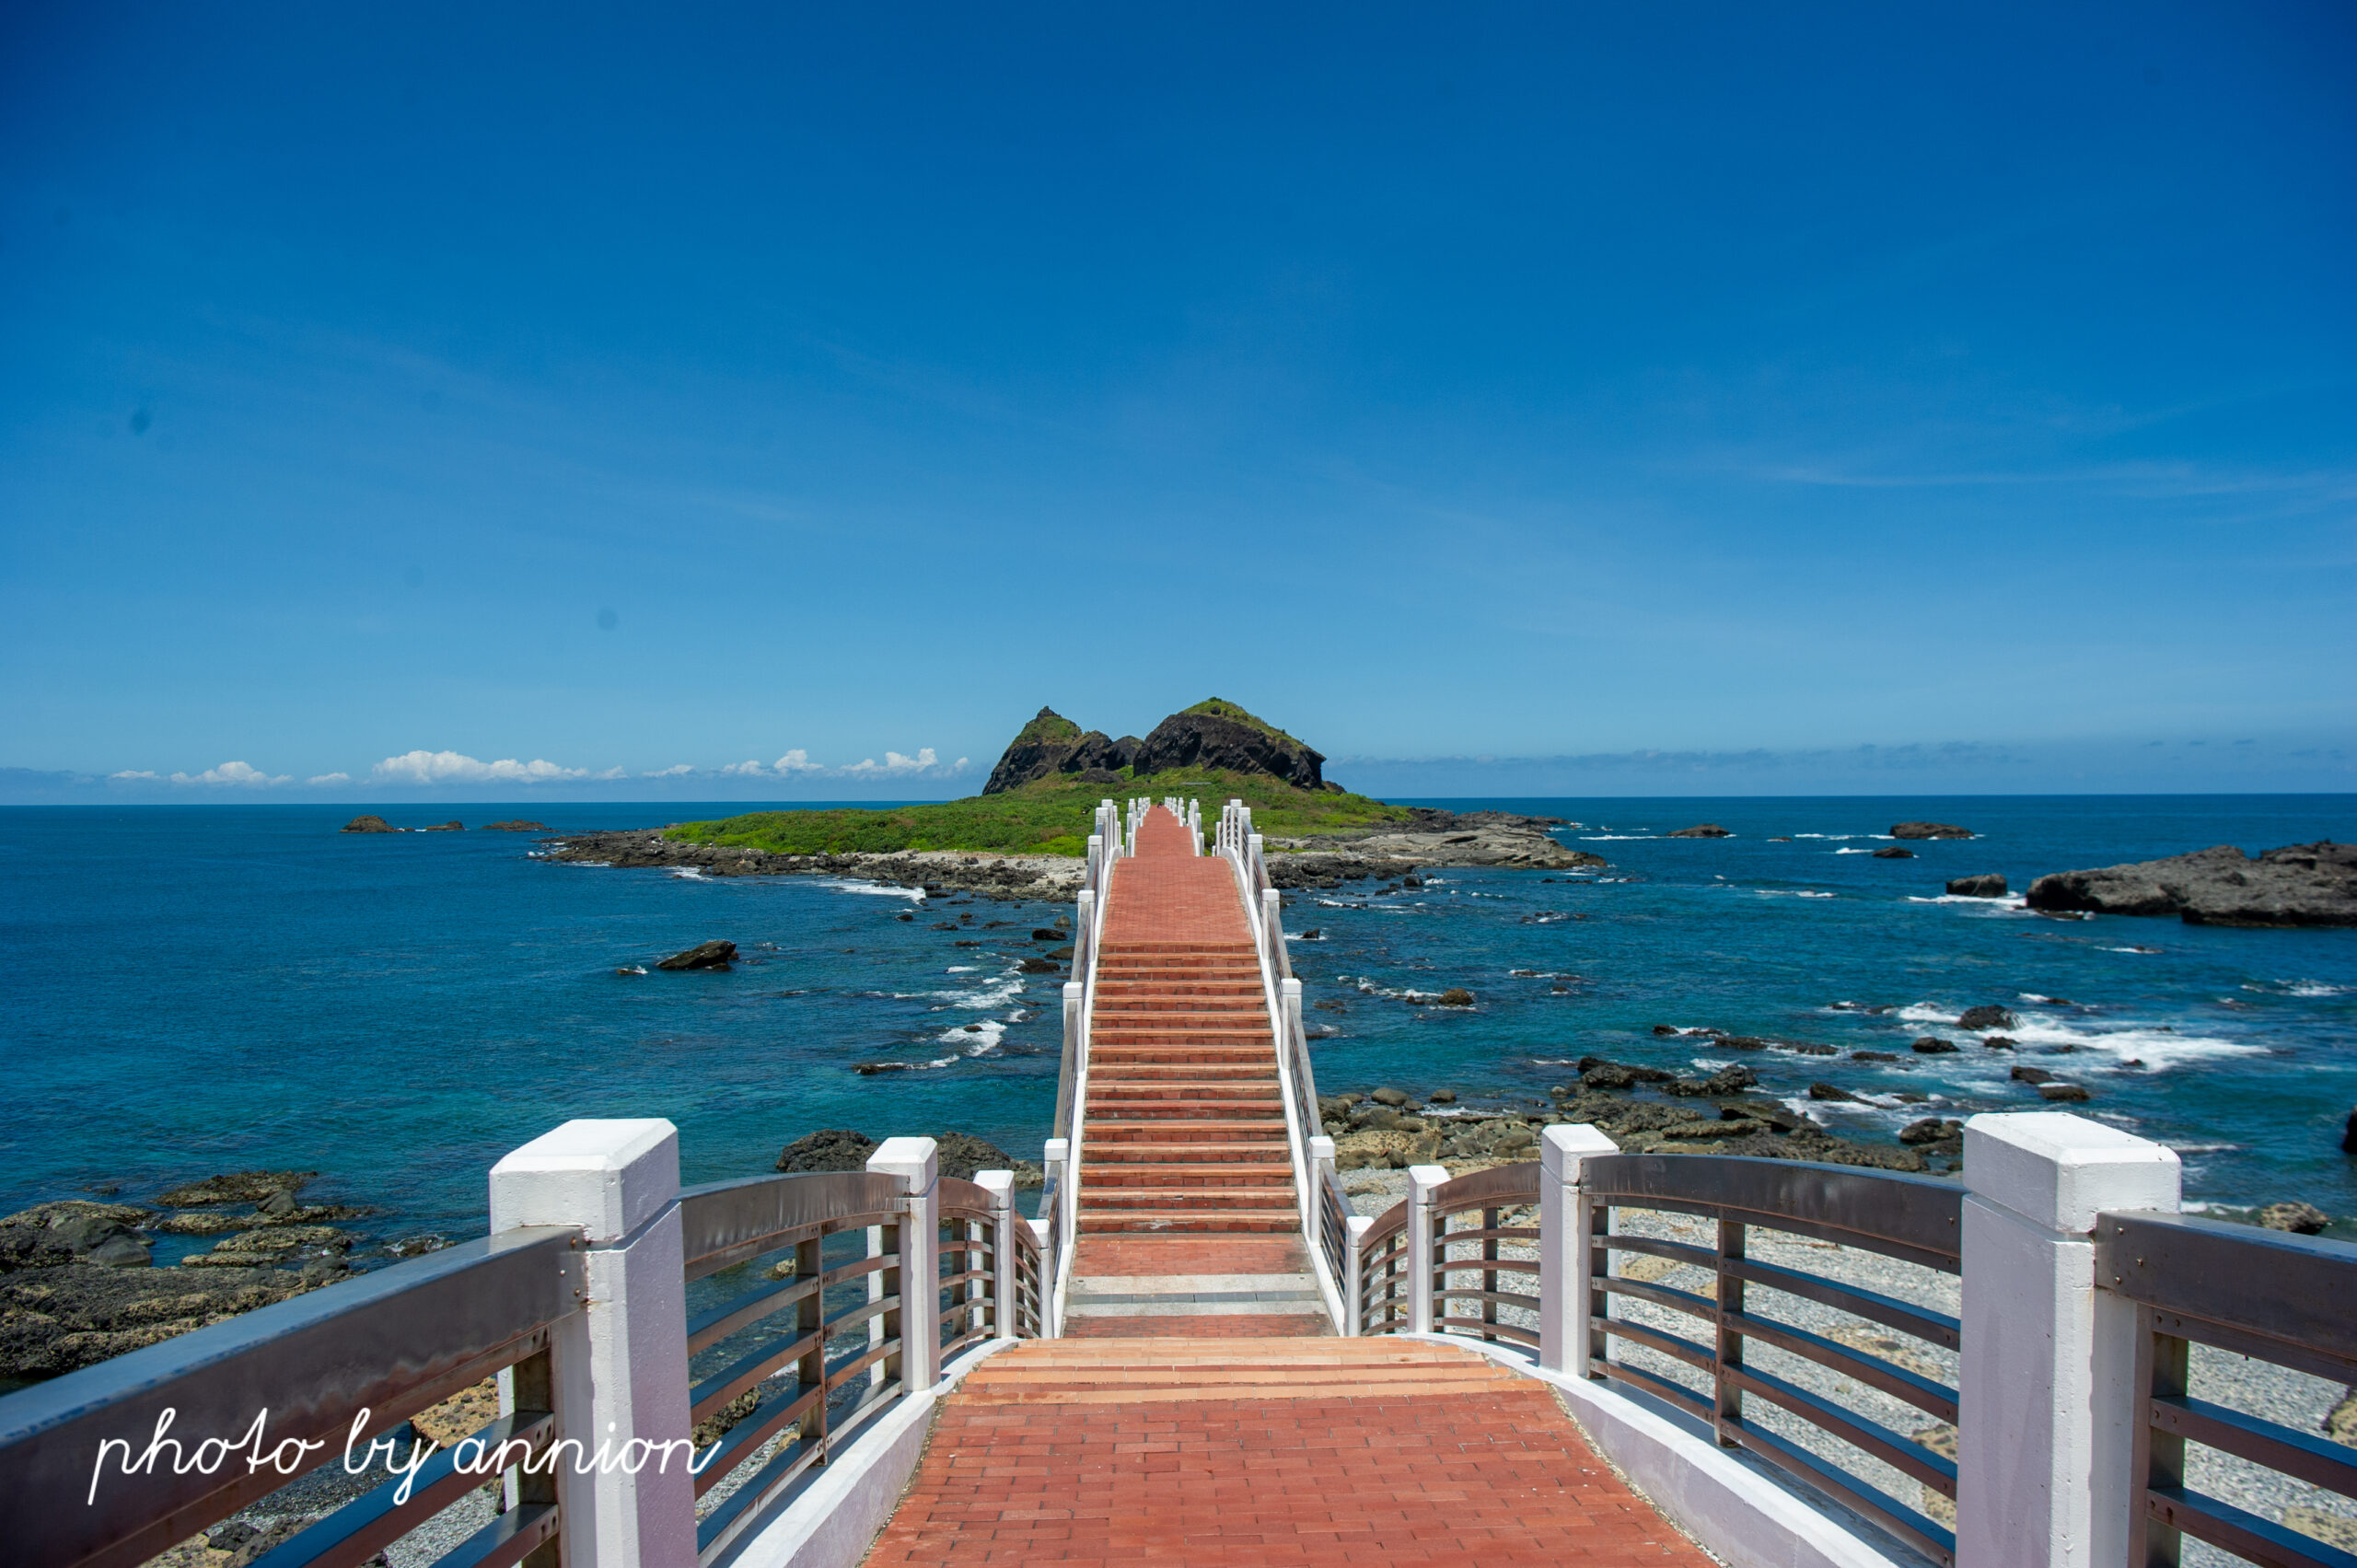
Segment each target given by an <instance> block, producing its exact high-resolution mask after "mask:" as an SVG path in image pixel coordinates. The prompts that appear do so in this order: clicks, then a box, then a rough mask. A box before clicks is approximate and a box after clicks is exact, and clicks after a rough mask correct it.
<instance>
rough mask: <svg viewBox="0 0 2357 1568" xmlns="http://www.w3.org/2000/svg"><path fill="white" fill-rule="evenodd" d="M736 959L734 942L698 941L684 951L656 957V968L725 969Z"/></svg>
mask: <svg viewBox="0 0 2357 1568" xmlns="http://www.w3.org/2000/svg"><path fill="white" fill-rule="evenodd" d="M736 961H737V944H736V943H734V942H699V943H697V944H696V945H695V946H694V947H691V948H689V949H688V950H687V951H686V952H684V953H674V954H672V955H671V956H670V957H669V958H658V959H657V960H656V964H655V967H656V969H658V970H725V969H727V968H728V967H729V966H730V965H732V964H734V963H735V962H736Z"/></svg>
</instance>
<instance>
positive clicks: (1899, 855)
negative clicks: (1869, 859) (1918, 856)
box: [1875, 844, 1915, 860]
mask: <svg viewBox="0 0 2357 1568" xmlns="http://www.w3.org/2000/svg"><path fill="white" fill-rule="evenodd" d="M1914 858H1915V852H1914V851H1913V850H1911V849H1900V848H1899V847H1898V845H1897V844H1889V845H1886V846H1885V847H1884V848H1881V849H1878V850H1876V851H1875V859H1876V860H1912V859H1914Z"/></svg>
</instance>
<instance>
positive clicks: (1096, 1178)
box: [1080, 1159, 1293, 1202]
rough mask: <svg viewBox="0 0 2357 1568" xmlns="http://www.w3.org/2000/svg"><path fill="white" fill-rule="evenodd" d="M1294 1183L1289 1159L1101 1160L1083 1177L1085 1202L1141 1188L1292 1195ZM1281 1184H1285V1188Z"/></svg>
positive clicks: (1082, 1195)
mask: <svg viewBox="0 0 2357 1568" xmlns="http://www.w3.org/2000/svg"><path fill="white" fill-rule="evenodd" d="M1292 1180H1293V1162H1292V1161H1291V1160H1285V1159H1277V1160H1265V1161H1247V1160H1230V1161H1228V1162H1227V1163H1226V1164H1225V1165H1217V1164H1202V1163H1193V1164H1180V1163H1179V1162H1177V1161H1160V1160H1157V1161H1154V1162H1151V1163H1148V1162H1145V1161H1140V1162H1138V1163H1137V1164H1134V1165H1122V1164H1119V1163H1117V1162H1114V1161H1110V1160H1097V1161H1095V1162H1093V1163H1092V1164H1090V1166H1089V1167H1088V1168H1087V1170H1086V1172H1085V1173H1084V1174H1083V1176H1082V1178H1081V1183H1080V1191H1081V1201H1082V1202H1087V1201H1088V1200H1089V1199H1091V1198H1093V1197H1095V1196H1096V1195H1097V1193H1099V1192H1104V1191H1135V1190H1136V1189H1139V1188H1174V1189H1175V1188H1184V1189H1186V1190H1188V1191H1198V1190H1201V1189H1204V1188H1221V1187H1236V1188H1253V1189H1259V1188H1263V1187H1265V1188H1269V1189H1271V1191H1283V1192H1285V1193H1287V1194H1288V1195H1290V1194H1291V1192H1292V1191H1293V1188H1292V1187H1291V1185H1290V1183H1291V1182H1292ZM1281 1183H1283V1184H1285V1185H1282V1186H1281V1185H1280V1184H1281Z"/></svg>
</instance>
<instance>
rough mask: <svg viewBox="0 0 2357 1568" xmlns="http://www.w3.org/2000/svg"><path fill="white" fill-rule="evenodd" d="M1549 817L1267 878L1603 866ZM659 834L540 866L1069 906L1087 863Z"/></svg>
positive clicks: (1436, 832) (587, 845)
mask: <svg viewBox="0 0 2357 1568" xmlns="http://www.w3.org/2000/svg"><path fill="white" fill-rule="evenodd" d="M1565 825H1567V824H1565V823H1564V822H1563V821H1562V819H1560V818H1554V817H1516V816H1513V815H1510V814H1508V813H1505V812H1501V811H1469V812H1462V813H1460V812H1452V811H1434V810H1430V809H1427V808H1424V807H1415V808H1414V816H1413V818H1412V819H1411V820H1410V821H1408V822H1406V823H1401V824H1385V825H1384V826H1381V827H1376V828H1369V829H1364V830H1355V831H1352V832H1347V833H1329V834H1325V835H1321V836H1319V837H1316V838H1306V839H1271V840H1268V841H1267V842H1265V844H1264V846H1263V847H1264V848H1265V849H1266V850H1267V851H1268V852H1269V854H1268V861H1269V879H1270V880H1271V881H1272V882H1274V883H1275V884H1276V885H1277V886H1278V887H1280V888H1332V887H1337V886H1339V885H1341V883H1343V882H1346V881H1359V880H1363V879H1365V878H1369V877H1373V878H1377V879H1389V878H1394V877H1405V876H1411V875H1412V874H1414V873H1415V872H1416V871H1417V870H1418V869H1420V868H1426V867H1432V866H1447V865H1492V866H1506V867H1511V868H1514V869H1516V870H1533V871H1538V870H1545V871H1572V870H1579V869H1582V868H1593V867H1596V866H1601V865H1604V864H1605V861H1604V859H1603V857H1602V856H1600V855H1594V854H1587V853H1586V852H1585V851H1583V850H1575V849H1569V848H1566V847H1565V846H1564V845H1562V844H1561V843H1559V842H1556V840H1555V839H1554V838H1553V837H1552V836H1551V835H1550V833H1549V831H1548V830H1549V829H1550V828H1553V827H1562V826H1565ZM666 831H668V830H666V829H662V828H630V829H622V830H598V831H592V832H582V833H567V834H564V835H563V837H560V838H551V839H545V840H542V841H541V843H542V846H543V847H542V849H541V851H540V858H541V859H543V860H548V861H554V862H560V863H564V864H570V865H594V866H610V867H615V868H620V869H625V870H628V869H664V870H671V871H679V872H689V873H692V874H694V875H696V876H701V877H795V876H802V877H855V878H857V879H859V880H862V881H868V882H880V883H883V884H885V885H887V886H889V887H896V888H915V889H923V890H925V891H927V892H934V891H956V892H961V893H973V894H978V895H980V896H981V897H984V898H991V899H1001V900H1039V901H1044V902H1050V903H1062V902H1068V901H1069V900H1072V899H1073V898H1074V897H1076V896H1077V895H1078V894H1079V892H1080V883H1081V877H1082V875H1083V874H1084V872H1085V871H1086V863H1085V862H1083V861H1081V860H1079V859H1076V858H1074V857H1072V856H1068V855H1053V854H969V853H966V852H963V851H957V850H901V851H896V852H893V853H890V854H773V853H772V852H771V851H769V850H763V849H754V848H750V847H749V846H746V845H740V844H699V843H689V842H683V841H681V840H677V839H668V838H666V837H664V834H665V832H666Z"/></svg>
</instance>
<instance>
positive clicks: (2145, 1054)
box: [1898, 1002, 2267, 1075]
mask: <svg viewBox="0 0 2357 1568" xmlns="http://www.w3.org/2000/svg"><path fill="white" fill-rule="evenodd" d="M1898 1017H1899V1018H1900V1019H1902V1020H1904V1021H1905V1022H1907V1023H1910V1024H1944V1025H1946V1026H1949V1027H1951V1028H1953V1027H1954V1026H1955V1024H1956V1013H1955V1012H1954V1011H1952V1010H1951V1009H1949V1008H1946V1007H1944V1006H1941V1005H1938V1004H1936V1003H1932V1002H1918V1003H1916V1004H1915V1005H1913V1006H1910V1007H1902V1008H1900V1009H1899V1010H1898ZM1999 1032H2000V1033H2002V1034H2003V1035H2004V1036H2005V1037H2006V1038H2007V1039H2009V1040H2015V1041H2018V1042H2019V1043H2020V1044H2021V1045H2022V1046H2024V1047H2026V1048H2027V1049H2028V1050H2029V1051H2032V1052H2035V1051H2037V1050H2038V1048H2040V1047H2044V1046H2058V1045H2067V1046H2071V1047H2073V1050H2074V1051H2081V1052H2087V1053H2090V1054H2094V1053H2100V1054H2101V1055H2103V1056H2105V1057H2108V1058H2110V1059H2111V1060H2109V1061H2107V1062H2105V1063H2103V1065H2104V1066H2107V1067H2109V1066H2119V1065H2122V1064H2125V1063H2130V1062H2141V1063H2143V1065H2144V1066H2145V1067H2146V1068H2147V1069H2148V1070H2150V1071H2152V1072H2154V1073H2165V1072H2168V1071H2169V1070H2170V1069H2172V1068H2176V1067H2183V1066H2186V1065H2188V1064H2189V1063H2196V1062H2204V1061H2210V1060H2213V1059H2215V1058H2218V1057H2223V1056H2264V1055H2266V1054H2267V1047H2265V1046H2263V1045H2252V1044H2250V1043H2249V1042H2247V1041H2245V1040H2224V1039H2221V1038H2219V1037H2217V1036H2215V1035H2195V1034H2179V1033H2177V1031H2176V1030H2175V1029H2173V1028H2167V1027H2165V1026H2162V1025H2157V1024H2135V1023H2123V1024H2121V1025H2120V1026H2119V1027H2117V1028H2105V1029H2100V1030H2096V1029H2083V1028H2072V1027H2071V1026H2069V1025H2068V1024H2065V1023H2062V1022H2060V1021H2058V1020H2055V1019H2052V1018H2047V1017H2040V1016H2036V1015H2032V1016H2027V1017H2025V1018H2023V1019H2022V1020H2021V1021H2020V1022H2019V1023H2017V1024H2014V1026H2012V1027H2011V1028H2006V1029H2003V1030H2000V1031H1999ZM1986 1054H1995V1055H1997V1056H1999V1057H2000V1059H2001V1061H2002V1063H2003V1065H2005V1066H2006V1067H2007V1069H2008V1071H2009V1072H2010V1070H2011V1064H2012V1061H2013V1059H2012V1058H2011V1057H2010V1056H2007V1055H2005V1054H2004V1053H2003V1052H1998V1053H1986ZM1935 1060H1937V1061H1938V1062H1939V1063H1941V1065H1942V1067H1943V1068H1944V1069H1945V1070H1946V1071H1949V1072H1954V1071H1956V1069H1958V1068H1961V1067H1964V1064H1965V1063H1967V1062H1971V1061H1976V1060H1985V1054H1984V1057H1982V1058H1975V1057H1972V1056H1969V1055H1964V1054H1961V1053H1960V1054H1959V1055H1957V1056H1942V1057H1939V1058H1936V1059H1935ZM1992 1065H1993V1063H1992ZM1966 1070H1967V1071H1969V1069H1966ZM2056 1071H2057V1072H2058V1073H2059V1074H2062V1075H2068V1074H2067V1069H2060V1068H2058V1069H2056Z"/></svg>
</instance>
